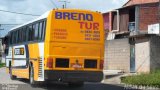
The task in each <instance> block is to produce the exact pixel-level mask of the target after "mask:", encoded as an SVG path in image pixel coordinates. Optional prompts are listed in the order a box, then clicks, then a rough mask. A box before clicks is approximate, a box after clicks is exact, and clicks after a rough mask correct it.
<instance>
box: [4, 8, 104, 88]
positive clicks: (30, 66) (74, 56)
mask: <svg viewBox="0 0 160 90" xmlns="http://www.w3.org/2000/svg"><path fill="white" fill-rule="evenodd" d="M7 38H8V43H7V45H6V46H7V48H6V51H7V52H5V53H6V67H7V71H8V73H9V75H10V78H11V79H16V78H18V77H21V78H25V79H28V80H29V82H30V84H31V85H34V84H35V83H36V82H43V81H59V82H64V83H69V84H80V85H83V83H84V82H100V81H101V80H102V79H103V62H104V27H103V17H102V14H101V13H100V12H94V11H89V10H77V9H53V10H51V11H48V12H46V13H45V14H43V15H41V16H40V17H38V18H37V19H35V20H32V21H29V22H27V23H25V24H23V25H20V26H16V27H14V28H12V29H11V30H10V31H9V32H8V34H7Z"/></svg>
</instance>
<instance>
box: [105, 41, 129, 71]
mask: <svg viewBox="0 0 160 90" xmlns="http://www.w3.org/2000/svg"><path fill="white" fill-rule="evenodd" d="M104 69H105V70H123V71H125V72H130V45H129V42H128V39H116V40H109V41H106V45H105V62H104Z"/></svg>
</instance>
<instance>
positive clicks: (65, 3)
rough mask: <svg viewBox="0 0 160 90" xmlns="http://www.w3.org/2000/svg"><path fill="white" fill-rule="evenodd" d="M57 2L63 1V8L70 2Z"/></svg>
mask: <svg viewBox="0 0 160 90" xmlns="http://www.w3.org/2000/svg"><path fill="white" fill-rule="evenodd" d="M59 2H63V3H64V5H63V8H67V3H70V2H68V1H66V0H64V1H59Z"/></svg>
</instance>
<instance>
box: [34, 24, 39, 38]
mask: <svg viewBox="0 0 160 90" xmlns="http://www.w3.org/2000/svg"><path fill="white" fill-rule="evenodd" d="M38 27H39V23H37V24H35V30H34V32H35V33H34V41H37V40H38V29H39V28H38Z"/></svg>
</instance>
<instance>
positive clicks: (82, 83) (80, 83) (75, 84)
mask: <svg viewBox="0 0 160 90" xmlns="http://www.w3.org/2000/svg"><path fill="white" fill-rule="evenodd" d="M68 85H69V86H70V87H82V86H83V85H84V82H68Z"/></svg>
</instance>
